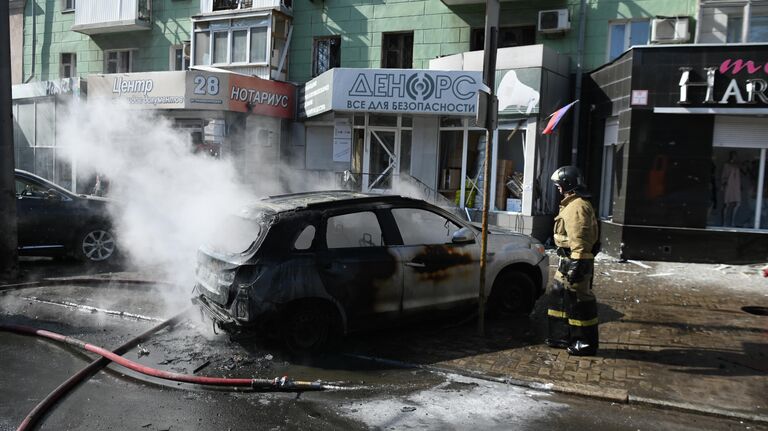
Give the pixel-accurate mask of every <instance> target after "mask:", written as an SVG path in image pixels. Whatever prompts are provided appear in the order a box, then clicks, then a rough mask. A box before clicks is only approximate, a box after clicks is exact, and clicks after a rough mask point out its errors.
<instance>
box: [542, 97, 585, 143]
mask: <svg viewBox="0 0 768 431" xmlns="http://www.w3.org/2000/svg"><path fill="white" fill-rule="evenodd" d="M578 102H579V101H578V100H574V101H573V102H571V103H569V104H567V105H565V106H563V107H562V108H560V109H558V110H557V111H555V112H553V113H552V115H550V116H549V117H547V118H549V123H547V127H545V128H544V131H543V132H541V134H542V135H551V134H552V132H554V131H555V128H556V127H557V125H558V124H560V120H562V119H563V117H564V116H565V113H566V112H568V110H569V109H571V106H573V105H575V104H576V103H578Z"/></svg>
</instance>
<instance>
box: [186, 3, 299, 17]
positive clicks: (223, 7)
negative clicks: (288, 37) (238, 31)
mask: <svg viewBox="0 0 768 431" xmlns="http://www.w3.org/2000/svg"><path fill="white" fill-rule="evenodd" d="M267 9H278V10H281V11H283V12H292V11H293V0H200V12H202V13H204V14H205V13H213V12H220V11H233V12H234V11H253V10H267Z"/></svg>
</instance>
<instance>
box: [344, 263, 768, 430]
mask: <svg viewBox="0 0 768 431" xmlns="http://www.w3.org/2000/svg"><path fill="white" fill-rule="evenodd" d="M555 262H556V259H552V265H553V267H552V270H554V264H555ZM760 267H761V266H760V265H757V266H756V265H753V266H737V267H731V266H725V265H706V264H700V265H692V264H674V263H651V262H644V263H643V262H637V263H632V262H629V263H619V262H615V261H610V260H601V261H598V262H597V264H596V276H595V287H594V289H595V292H596V295H597V297H598V302H599V316H600V321H601V324H600V343H601V345H600V351H599V352H598V355H597V356H595V357H589V358H585V357H570V356H569V355H568V354H567V353H566V352H565V351H563V350H559V349H552V348H549V347H547V346H545V345H544V344H543V340H544V338H545V337H546V318H545V309H544V304H543V301H539V303H538V304H537V308H536V310H535V311H534V313H533V314H532V316H531V317H530V318H522V319H516V320H501V321H491V322H489V323H488V324H487V326H486V336H485V337H483V338H480V337H478V336H477V335H476V329H475V328H476V327H475V324H474V322H461V323H457V324H456V325H455V326H452V327H448V328H446V327H441V328H438V329H436V328H434V327H432V328H429V327H427V328H424V329H420V330H415V331H409V332H407V333H405V334H403V333H398V334H392V335H387V334H382V336H377V337H376V343H375V345H374V344H372V343H369V342H366V341H365V340H362V337H360V338H361V340H359V341H357V344H356V345H354V347H353V348H354V349H355V351H356V352H357V353H359V354H361V355H366V356H370V357H381V358H386V359H390V360H395V361H402V362H407V363H411V364H417V365H419V366H426V367H430V368H436V369H444V370H452V371H456V372H459V373H464V374H471V375H476V376H484V377H487V378H494V379H501V380H507V381H510V382H513V383H517V384H524V385H528V386H533V387H544V388H550V389H553V390H556V391H560V392H567V393H575V394H580V395H586V396H592V397H598V398H603V399H609V400H613V401H616V402H629V403H644V404H651V405H657V406H666V407H670V408H678V409H684V410H689V411H695V412H702V413H709V414H715V415H721V416H728V417H733V418H741V419H747V420H752V421H757V422H760V423H763V424H765V425H768V316H763V315H753V314H749V313H747V312H745V311H743V310H742V307H744V306H759V307H766V308H768V278H763V277H762V274H761V272H760Z"/></svg>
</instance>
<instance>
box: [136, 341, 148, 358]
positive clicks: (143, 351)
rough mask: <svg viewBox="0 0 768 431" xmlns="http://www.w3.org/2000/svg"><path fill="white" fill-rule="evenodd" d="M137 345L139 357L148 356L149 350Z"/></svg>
mask: <svg viewBox="0 0 768 431" xmlns="http://www.w3.org/2000/svg"><path fill="white" fill-rule="evenodd" d="M137 347H138V349H139V350H138V351H137V352H136V353H137V354H138V355H139V358H141V357H142V356H149V350H147V349H146V348H145V347H144V346H142V345H141V344H139V345H138V346H137Z"/></svg>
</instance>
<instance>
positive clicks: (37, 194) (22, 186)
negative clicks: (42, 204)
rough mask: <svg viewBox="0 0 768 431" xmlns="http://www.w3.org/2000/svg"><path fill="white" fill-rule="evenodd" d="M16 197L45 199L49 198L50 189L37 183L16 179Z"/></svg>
mask: <svg viewBox="0 0 768 431" xmlns="http://www.w3.org/2000/svg"><path fill="white" fill-rule="evenodd" d="M16 196H23V197H27V198H37V199H45V198H46V197H47V196H48V188H47V187H43V186H41V185H39V184H37V183H33V182H30V181H27V180H24V179H20V178H16Z"/></svg>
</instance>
